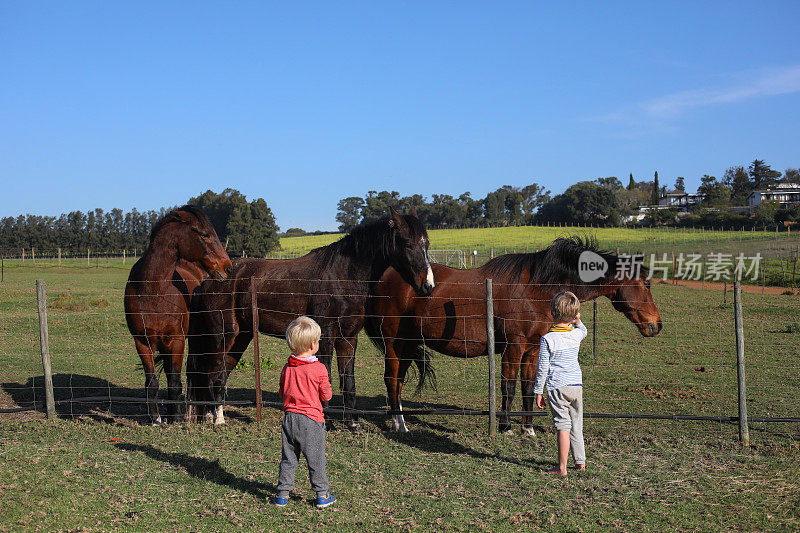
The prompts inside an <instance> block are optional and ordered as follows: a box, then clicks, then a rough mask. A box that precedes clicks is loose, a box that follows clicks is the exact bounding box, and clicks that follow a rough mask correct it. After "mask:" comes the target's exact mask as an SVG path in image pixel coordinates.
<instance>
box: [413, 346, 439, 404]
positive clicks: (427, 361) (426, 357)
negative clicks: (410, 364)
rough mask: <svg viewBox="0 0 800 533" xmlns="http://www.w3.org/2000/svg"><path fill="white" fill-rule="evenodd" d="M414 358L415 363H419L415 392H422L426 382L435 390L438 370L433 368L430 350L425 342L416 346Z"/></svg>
mask: <svg viewBox="0 0 800 533" xmlns="http://www.w3.org/2000/svg"><path fill="white" fill-rule="evenodd" d="M413 359H414V364H416V365H417V374H418V376H419V381H418V382H417V388H416V389H415V390H414V394H420V393H421V392H422V390H423V389H424V388H425V385H426V384H427V385H429V386H430V387H431V388H432V389H433V390H436V388H437V383H436V370H435V369H434V368H433V363H432V358H431V352H430V350H428V349H427V348H425V345H424V344H418V345H417V347H416V348H414V354H413Z"/></svg>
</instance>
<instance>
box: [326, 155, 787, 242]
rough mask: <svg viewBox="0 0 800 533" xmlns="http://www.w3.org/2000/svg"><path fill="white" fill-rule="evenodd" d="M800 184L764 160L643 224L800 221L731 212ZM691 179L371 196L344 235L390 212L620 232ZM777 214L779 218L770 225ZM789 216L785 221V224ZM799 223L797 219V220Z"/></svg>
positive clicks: (351, 204)
mask: <svg viewBox="0 0 800 533" xmlns="http://www.w3.org/2000/svg"><path fill="white" fill-rule="evenodd" d="M781 182H785V183H796V184H800V171H799V170H798V169H791V168H790V169H787V170H786V171H785V172H784V173H783V175H782V174H781V173H780V172H778V171H775V170H773V169H772V168H771V167H770V166H769V165H768V164H767V163H766V162H764V161H763V160H759V159H756V160H754V161H753V162H752V163H751V164H750V165H749V166H748V167H747V168H745V167H743V166H733V167H730V168H728V169H727V170H726V171H725V173H724V174H723V176H722V178H721V179H717V178H716V177H714V176H709V175H704V176H703V177H702V178H701V184H700V186H699V187H698V190H697V192H698V193H700V194H702V195H704V196H705V200H703V201H702V202H701V203H699V204H698V205H696V206H693V207H692V208H691V209H690V212H689V213H688V214H687V213H680V215H681V216H678V215H679V213H678V210H677V209H663V210H656V209H648V210H647V211H646V218H645V220H644V221H643V223H645V224H649V225H663V224H683V225H698V226H699V225H705V226H715V225H716V226H719V225H736V226H742V225H755V224H768V223H771V222H776V221H780V220H786V219H793V220H794V219H798V220H800V208H792V207H790V208H789V209H786V210H780V211H781V212H779V210H778V209H777V207H776V206H775V205H771V204H770V203H768V205H767V206H765V207H762V208H760V209H759V210H757V213H756V216H755V217H750V216H749V215H742V214H735V213H731V212H730V210H729V209H727V208H729V207H732V206H746V205H747V196H748V195H749V194H750V193H751V192H752V191H754V190H759V189H765V188H768V187H772V186H774V185H776V184H778V183H781ZM684 183H685V178H684V177H683V176H678V177H677V178H675V184H674V187H673V188H669V187H667V186H666V185H662V184H661V183H660V182H659V177H658V172H657V171H656V172H654V174H653V179H650V180H641V181H636V180H635V179H634V177H633V174H629V176H628V183H627V185H624V184H623V183H622V181H621V180H620V179H619V178H617V177H616V176H610V177H602V178H596V179H593V180H585V181H580V182H578V183H575V184H573V185H571V186H569V187H568V188H567V189H566V190H565V191H564V192H563V193H561V194H557V195H555V196H552V197H551V194H550V191H549V190H546V189H544V187H542V186H540V185H538V184H536V183H532V184H530V185H526V186H524V187H516V186H511V185H504V186H503V187H500V188H499V189H497V190H496V191H493V192H490V193H489V194H487V195H486V197H484V198H481V199H475V198H472V195H471V194H470V193H469V192H465V193H463V194H461V195H460V196H458V197H454V196H450V195H447V194H434V195H433V196H432V197H431V200H430V201H427V199H426V198H425V197H423V196H421V195H419V194H415V195H412V196H403V197H401V196H400V194H399V193H398V192H397V191H380V192H379V191H368V192H367V194H366V196H364V197H363V198H362V197H358V196H351V197H348V198H344V199H342V200H339V203H338V204H337V214H336V221H337V222H338V223H339V230H340V231H349V230H350V229H352V228H353V227H354V226H356V225H357V224H359V223H361V222H365V221H368V220H374V219H376V218H379V217H380V216H383V215H384V214H385V213H386V212H387V211H388V210H389V208H390V207H392V208H395V209H403V208H405V209H409V208H411V207H414V208H415V209H416V211H417V214H418V215H419V217H420V219H421V220H422V221H423V222H424V223H425V224H426V225H428V226H429V227H439V226H444V227H470V226H484V225H488V226H509V225H526V224H560V223H563V224H581V225H589V224H591V225H600V226H619V225H623V224H625V223H626V221H627V220H629V217H631V216H632V215H636V214H638V213H640V212H641V209H640V208H641V207H642V206H654V205H658V202H659V200H660V199H661V198H662V197H663V196H665V195H666V194H667V193H669V192H677V193H685V192H686V190H685V185H684ZM770 215H772V218H770ZM781 217H783V218H781ZM792 217H797V218H792Z"/></svg>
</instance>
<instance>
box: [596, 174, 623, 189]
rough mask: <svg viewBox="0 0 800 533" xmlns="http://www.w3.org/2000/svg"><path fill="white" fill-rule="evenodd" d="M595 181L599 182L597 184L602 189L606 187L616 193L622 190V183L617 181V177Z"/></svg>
mask: <svg viewBox="0 0 800 533" xmlns="http://www.w3.org/2000/svg"><path fill="white" fill-rule="evenodd" d="M595 181H597V184H598V185H600V186H601V187H605V188H606V189H609V190H611V191H614V192H616V191H618V190H620V189H622V182H621V181H619V179H617V178H616V177H615V176H611V177H608V178H597V179H596V180H595Z"/></svg>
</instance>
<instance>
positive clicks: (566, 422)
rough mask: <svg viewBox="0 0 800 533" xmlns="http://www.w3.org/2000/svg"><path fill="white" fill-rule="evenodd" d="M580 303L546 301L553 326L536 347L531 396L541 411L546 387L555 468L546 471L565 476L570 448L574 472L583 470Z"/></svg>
mask: <svg viewBox="0 0 800 533" xmlns="http://www.w3.org/2000/svg"><path fill="white" fill-rule="evenodd" d="M580 308H581V302H580V300H578V297H577V296H575V295H574V294H573V293H571V292H569V291H562V292H560V293H558V294H556V295H555V296H554V297H553V299H552V300H551V301H550V310H551V312H552V314H553V326H552V327H551V328H550V331H548V332H547V334H545V335H543V336H542V340H541V343H540V344H539V365H538V367H537V370H536V381H535V382H534V387H533V392H534V394H536V406H537V407H538V408H539V409H544V400H543V398H542V393H543V392H544V387H545V385H547V401H548V402H549V403H550V411H551V412H552V414H553V425H554V426H555V428H556V433H557V436H556V438H557V442H558V467H556V468H554V469H553V470H551V471H550V473H551V474H557V475H559V476H566V475H567V457H568V455H569V450H570V444H571V445H572V458H573V459H574V461H575V467H576V468H577V469H578V470H585V469H586V451H585V449H584V445H583V377H582V375H581V367H580V365H579V364H578V350H579V349H580V346H581V341H582V340H583V339H584V338H585V337H586V334H587V331H586V326H584V325H583V323H582V322H581V314H580Z"/></svg>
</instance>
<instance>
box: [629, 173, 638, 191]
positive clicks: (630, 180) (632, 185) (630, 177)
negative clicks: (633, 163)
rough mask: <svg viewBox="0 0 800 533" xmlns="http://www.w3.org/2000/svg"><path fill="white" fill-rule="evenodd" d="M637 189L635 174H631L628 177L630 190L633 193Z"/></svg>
mask: <svg viewBox="0 0 800 533" xmlns="http://www.w3.org/2000/svg"><path fill="white" fill-rule="evenodd" d="M635 188H636V182H635V181H634V179H633V172H631V173H630V174H629V176H628V190H629V191H632V190H634V189H635Z"/></svg>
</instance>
